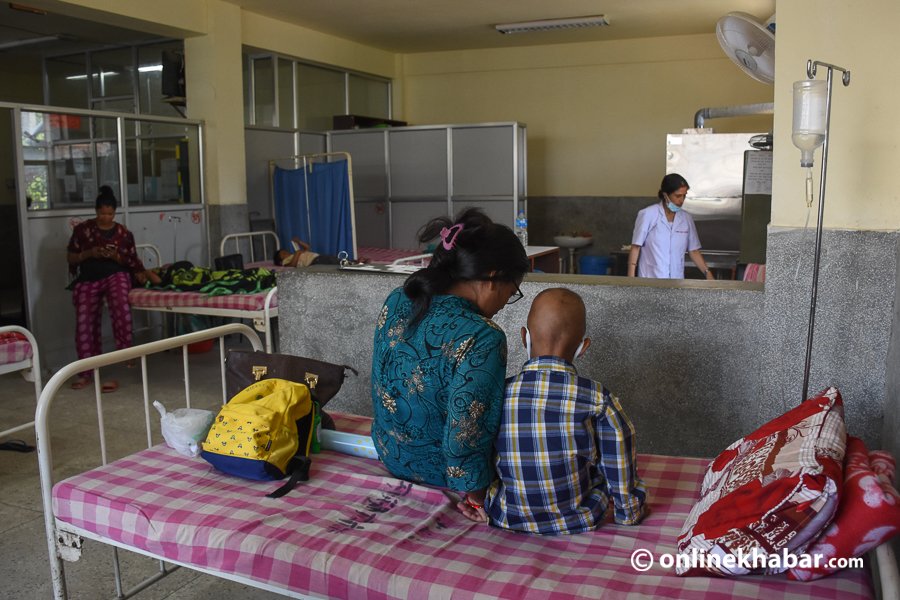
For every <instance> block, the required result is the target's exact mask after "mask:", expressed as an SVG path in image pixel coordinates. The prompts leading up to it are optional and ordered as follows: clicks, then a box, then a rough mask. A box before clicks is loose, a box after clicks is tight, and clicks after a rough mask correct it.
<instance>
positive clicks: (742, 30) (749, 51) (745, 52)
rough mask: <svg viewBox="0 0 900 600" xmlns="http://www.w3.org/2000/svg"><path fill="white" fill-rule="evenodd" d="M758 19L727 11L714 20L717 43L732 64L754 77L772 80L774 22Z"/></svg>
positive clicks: (760, 79)
mask: <svg viewBox="0 0 900 600" xmlns="http://www.w3.org/2000/svg"><path fill="white" fill-rule="evenodd" d="M769 21H770V22H771V25H769V24H767V25H763V24H761V23H759V22H758V21H757V20H756V19H754V18H753V16H751V15H748V14H747V13H742V12H732V13H728V14H727V15H725V16H724V17H722V18H721V19H719V21H718V23H716V37H717V38H718V39H719V44H720V45H721V46H722V49H723V50H724V51H725V53H726V54H727V55H728V58H730V59H731V60H732V61H733V62H734V64H736V65H737V66H739V67H740V68H741V69H743V71H744V72H745V73H746V74H747V75H749V76H750V77H752V78H753V79H755V80H757V81H761V82H762V83H769V84H771V83H774V82H775V35H774V31H775V22H774V16H773V18H771V19H769Z"/></svg>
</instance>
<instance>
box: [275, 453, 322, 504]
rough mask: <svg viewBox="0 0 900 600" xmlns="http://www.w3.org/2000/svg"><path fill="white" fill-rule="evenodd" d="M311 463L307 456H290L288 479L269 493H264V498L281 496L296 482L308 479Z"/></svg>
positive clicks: (292, 487)
mask: <svg viewBox="0 0 900 600" xmlns="http://www.w3.org/2000/svg"><path fill="white" fill-rule="evenodd" d="M311 464H312V461H311V460H310V459H309V457H308V456H295V457H294V458H292V459H291V462H290V463H289V468H290V470H291V477H290V479H288V480H287V482H286V483H285V484H284V485H282V486H281V487H280V488H278V489H277V490H275V491H274V492H272V493H271V494H266V498H281V497H282V496H284V495H285V494H287V493H288V492H289V491H291V490H292V489H294V486H296V485H297V483H298V482H300V481H309V467H310V465H311Z"/></svg>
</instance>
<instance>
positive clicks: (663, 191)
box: [656, 173, 691, 200]
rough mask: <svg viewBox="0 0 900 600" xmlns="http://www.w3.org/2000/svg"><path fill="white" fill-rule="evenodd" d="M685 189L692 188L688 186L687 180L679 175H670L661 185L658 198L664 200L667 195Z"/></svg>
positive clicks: (664, 178)
mask: <svg viewBox="0 0 900 600" xmlns="http://www.w3.org/2000/svg"><path fill="white" fill-rule="evenodd" d="M683 187H684V188H688V189H690V187H691V186H689V185H688V182H687V179H685V178H684V177H682V176H681V175H679V174H678V173H669V174H668V175H666V176H665V177H663V179H662V183H660V184H659V192H657V194H656V196H657V197H658V198H659V199H660V200H663V199H664V198H665V196H666V195H668V194H671V193H672V192H677V191H678V190H680V189H681V188H683Z"/></svg>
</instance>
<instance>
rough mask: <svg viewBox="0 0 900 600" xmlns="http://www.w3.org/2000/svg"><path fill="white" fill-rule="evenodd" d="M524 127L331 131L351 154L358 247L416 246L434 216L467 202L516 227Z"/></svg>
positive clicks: (335, 147)
mask: <svg viewBox="0 0 900 600" xmlns="http://www.w3.org/2000/svg"><path fill="white" fill-rule="evenodd" d="M526 148H527V144H526V129H525V126H524V125H523V124H521V123H515V122H511V123H478V124H463V125H434V126H418V127H392V128H386V129H358V130H340V131H331V132H328V149H329V151H331V152H339V151H340V152H349V153H350V155H351V157H352V159H353V188H354V194H355V197H356V207H355V210H356V230H357V239H358V243H359V245H360V246H381V247H384V246H390V247H392V248H416V247H417V246H418V243H417V241H416V239H415V236H416V232H417V231H418V229H419V228H420V227H421V226H422V225H423V224H424V223H425V222H427V221H428V220H429V219H432V218H434V217H436V216H440V215H454V214H456V213H457V212H459V211H460V210H462V209H463V208H465V207H468V206H477V207H479V208H481V209H483V210H484V211H485V212H486V213H487V214H488V215H489V216H490V217H491V218H492V219H494V220H495V221H498V222H501V223H504V224H506V225H509V226H510V227H512V226H513V223H514V221H515V215H516V212H517V211H518V209H519V208H520V207H521V208H525V196H526V193H527V190H526V182H527V178H526V173H525V167H526Z"/></svg>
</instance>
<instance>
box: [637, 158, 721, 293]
mask: <svg viewBox="0 0 900 600" xmlns="http://www.w3.org/2000/svg"><path fill="white" fill-rule="evenodd" d="M688 189H690V186H688V182H687V181H686V180H685V179H684V177H682V176H681V175H679V174H678V173H669V174H668V175H666V176H665V177H663V180H662V183H661V184H660V186H659V192H658V193H657V197H658V198H659V202H657V203H656V204H651V205H650V206H648V207H647V208H645V209H643V210H641V211H640V212H639V213H638V216H637V219H636V220H635V223H634V233H633V234H632V236H631V251H630V252H629V253H628V276H629V277H634V276H635V275H637V276H638V277H656V278H659V279H683V278H684V254H685V253H688V254H689V255H690V257H691V260H693V261H694V264H695V265H697V268H698V269H700V272H701V273H703V275H704V276H705V277H706V278H707V279H714V277H713V274H712V273H711V272H710V270H709V268H708V267H707V266H706V261H705V260H703V255H702V254H700V238H699V237H698V236H697V227H696V226H695V225H694V219H693V218H692V217H691V215H689V214H688V213H686V212H685V211H684V210H682V208H681V206H682V205H683V204H684V198H685V196H687V192H688Z"/></svg>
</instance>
